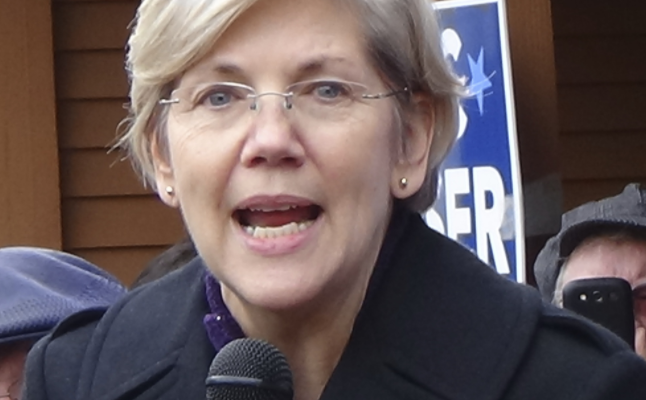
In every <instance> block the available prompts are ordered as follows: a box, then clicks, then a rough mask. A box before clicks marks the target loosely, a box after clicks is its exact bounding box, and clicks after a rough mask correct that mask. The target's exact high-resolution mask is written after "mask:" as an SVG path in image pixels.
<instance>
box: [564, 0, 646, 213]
mask: <svg viewBox="0 0 646 400" xmlns="http://www.w3.org/2000/svg"><path fill="white" fill-rule="evenodd" d="M552 13H553V27H554V47H555V57H556V70H557V80H558V104H559V126H560V140H561V156H560V158H561V166H562V173H563V191H564V208H565V209H566V210H567V209H571V208H572V207H575V206H577V205H579V204H582V203H584V202H587V201H590V200H595V199H599V198H602V197H606V196H610V195H614V194H617V193H619V192H620V191H621V189H622V188H623V186H624V185H626V184H627V183H628V182H643V183H646V68H645V65H646V24H644V21H645V20H646V2H644V1H643V0H626V1H621V2H609V1H601V0H592V1H590V0H567V1H559V0H553V1H552Z"/></svg>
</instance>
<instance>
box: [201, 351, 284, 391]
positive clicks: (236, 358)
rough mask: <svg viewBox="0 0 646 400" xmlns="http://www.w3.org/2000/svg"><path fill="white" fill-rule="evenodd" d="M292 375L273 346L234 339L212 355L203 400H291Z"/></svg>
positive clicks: (281, 355) (281, 354)
mask: <svg viewBox="0 0 646 400" xmlns="http://www.w3.org/2000/svg"><path fill="white" fill-rule="evenodd" d="M293 397H294V392H293V388H292V371H291V370H290V369H289V364H287V359H286V358H285V356H284V355H283V353H281V352H280V350H278V349H277V348H276V347H275V346H273V345H271V344H270V343H268V342H266V341H264V340H260V339H249V338H247V339H237V340H234V341H232V342H230V343H228V344H227V345H226V346H224V347H223V348H222V350H220V351H219V352H218V354H216V356H215V358H214V359H213V362H212V363H211V367H210V368H209V374H208V377H207V378H206V398H207V400H293Z"/></svg>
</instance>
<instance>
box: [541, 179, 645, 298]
mask: <svg viewBox="0 0 646 400" xmlns="http://www.w3.org/2000/svg"><path fill="white" fill-rule="evenodd" d="M620 230H629V231H634V232H635V233H638V234H646V189H644V188H642V187H641V185H640V184H638V183H631V184H629V185H628V186H626V187H625V188H624V191H623V192H621V193H620V194H618V195H617V196H613V197H608V198H605V199H602V200H599V201H592V202H590V203H585V204H583V205H581V206H579V207H577V208H574V209H572V210H570V211H568V212H566V213H565V214H563V217H562V218H561V231H560V232H559V233H558V234H557V235H556V236H554V237H552V238H551V239H550V240H548V241H547V243H546V244H545V247H544V248H543V249H542V250H541V252H540V253H539V254H538V257H537V258H536V262H535V263H534V276H535V277H536V283H537V284H538V289H539V290H540V291H541V294H542V295H543V298H544V299H546V300H548V301H551V300H552V297H553V296H554V290H555V288H556V280H557V278H558V275H559V271H560V269H561V266H562V265H563V261H564V260H565V258H566V257H568V256H569V255H570V254H572V251H574V249H575V248H576V247H577V246H578V245H579V244H581V242H582V241H583V240H585V239H586V238H588V237H592V236H597V235H601V234H604V233H606V232H608V233H610V232H615V231H620Z"/></svg>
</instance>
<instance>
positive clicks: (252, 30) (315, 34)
mask: <svg viewBox="0 0 646 400" xmlns="http://www.w3.org/2000/svg"><path fill="white" fill-rule="evenodd" d="M355 15H356V14H355V13H354V12H352V10H351V9H350V8H349V6H348V5H347V4H346V2H342V1H338V0H271V1H267V0H261V1H259V2H257V3H256V4H254V5H253V6H252V7H251V8H250V9H248V10H247V11H245V12H244V13H243V14H242V15H240V16H239V17H238V18H237V19H236V20H235V21H234V22H233V23H232V24H231V26H229V27H228V29H227V30H226V31H225V32H224V33H223V35H222V36H221V37H220V38H219V39H218V40H217V41H216V43H215V45H214V46H213V47H212V48H211V50H210V51H209V52H208V54H207V55H206V56H205V57H204V58H203V59H202V60H201V61H199V62H198V63H197V64H196V65H195V66H193V67H192V68H190V69H189V70H188V71H186V73H185V75H187V76H189V77H190V76H191V75H194V74H209V73H214V74H215V73H217V74H221V75H254V76H255V75H258V74H272V73H275V72H276V71H280V72H281V73H285V74H288V73H292V74H293V73H296V72H302V71H306V72H307V71H314V70H317V69H323V70H325V69H328V68H330V69H335V68H341V69H342V68H346V69H354V70H359V71H360V70H362V69H365V68H366V67H367V66H368V65H367V64H368V63H367V58H366V57H365V56H366V51H365V50H366V49H365V45H364V40H363V37H364V35H363V34H362V32H361V29H360V24H359V21H358V20H357V19H356V17H355Z"/></svg>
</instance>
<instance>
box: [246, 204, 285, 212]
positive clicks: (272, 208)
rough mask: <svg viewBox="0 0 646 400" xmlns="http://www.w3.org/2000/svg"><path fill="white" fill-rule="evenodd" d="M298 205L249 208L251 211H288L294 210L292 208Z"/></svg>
mask: <svg viewBox="0 0 646 400" xmlns="http://www.w3.org/2000/svg"><path fill="white" fill-rule="evenodd" d="M296 207H297V206H294V205H288V204H286V205H284V206H277V207H269V206H266V207H265V206H261V207H252V208H249V210H250V211H264V212H267V211H288V210H292V209H294V208H296Z"/></svg>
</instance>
